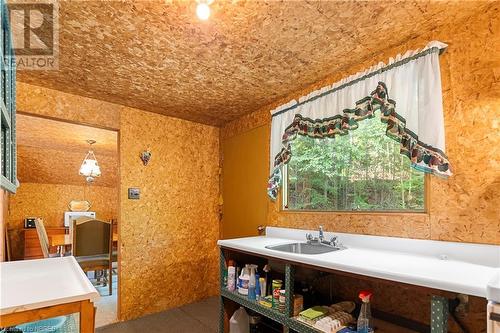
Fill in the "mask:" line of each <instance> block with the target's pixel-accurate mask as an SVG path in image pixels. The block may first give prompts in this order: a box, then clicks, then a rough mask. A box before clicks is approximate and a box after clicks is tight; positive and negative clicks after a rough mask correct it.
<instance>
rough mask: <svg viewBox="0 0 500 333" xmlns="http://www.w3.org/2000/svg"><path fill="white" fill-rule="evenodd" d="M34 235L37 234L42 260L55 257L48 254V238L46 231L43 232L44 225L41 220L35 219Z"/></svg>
mask: <svg viewBox="0 0 500 333" xmlns="http://www.w3.org/2000/svg"><path fill="white" fill-rule="evenodd" d="M35 227H36V233H37V234H38V240H39V241H40V247H41V248H42V253H43V257H44V258H50V257H55V256H56V255H53V254H50V251H49V250H50V246H49V237H48V236H47V231H46V230H45V225H44V224H43V220H42V219H35Z"/></svg>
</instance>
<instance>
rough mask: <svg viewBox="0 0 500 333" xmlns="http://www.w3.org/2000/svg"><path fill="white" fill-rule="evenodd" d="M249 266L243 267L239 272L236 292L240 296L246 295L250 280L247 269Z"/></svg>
mask: <svg viewBox="0 0 500 333" xmlns="http://www.w3.org/2000/svg"><path fill="white" fill-rule="evenodd" d="M248 266H249V265H245V267H243V269H242V270H241V274H240V279H239V284H238V292H239V293H240V294H241V295H245V296H246V295H248V283H249V280H250V269H249V267H248Z"/></svg>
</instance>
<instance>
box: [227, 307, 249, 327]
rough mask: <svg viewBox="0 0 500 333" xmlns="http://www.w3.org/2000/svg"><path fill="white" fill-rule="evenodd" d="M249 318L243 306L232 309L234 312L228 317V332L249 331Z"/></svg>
mask: <svg viewBox="0 0 500 333" xmlns="http://www.w3.org/2000/svg"><path fill="white" fill-rule="evenodd" d="M249 332H250V320H249V317H248V314H247V312H246V311H245V308H243V307H240V308H239V309H238V310H236V311H234V314H233V315H232V316H231V319H229V333H249Z"/></svg>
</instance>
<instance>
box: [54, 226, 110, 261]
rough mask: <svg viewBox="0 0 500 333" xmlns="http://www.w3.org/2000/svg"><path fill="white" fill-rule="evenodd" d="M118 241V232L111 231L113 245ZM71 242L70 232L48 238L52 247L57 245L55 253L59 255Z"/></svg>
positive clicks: (62, 253)
mask: <svg viewBox="0 0 500 333" xmlns="http://www.w3.org/2000/svg"><path fill="white" fill-rule="evenodd" d="M117 242H118V233H116V232H114V233H113V245H115V244H116V243H117ZM72 244H73V236H72V235H70V234H60V235H51V236H50V239H49V245H50V246H53V247H57V253H59V254H60V255H61V256H62V255H64V252H65V249H66V247H67V246H71V245H72Z"/></svg>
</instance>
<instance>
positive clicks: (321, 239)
mask: <svg viewBox="0 0 500 333" xmlns="http://www.w3.org/2000/svg"><path fill="white" fill-rule="evenodd" d="M324 239H325V235H324V234H323V226H322V225H320V226H319V237H318V240H319V242H320V243H323V240H324Z"/></svg>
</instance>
